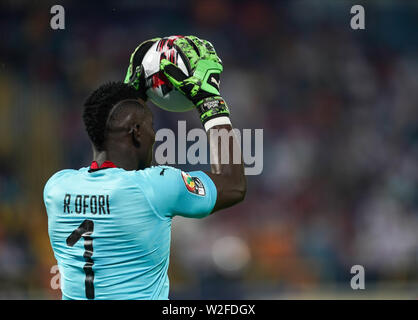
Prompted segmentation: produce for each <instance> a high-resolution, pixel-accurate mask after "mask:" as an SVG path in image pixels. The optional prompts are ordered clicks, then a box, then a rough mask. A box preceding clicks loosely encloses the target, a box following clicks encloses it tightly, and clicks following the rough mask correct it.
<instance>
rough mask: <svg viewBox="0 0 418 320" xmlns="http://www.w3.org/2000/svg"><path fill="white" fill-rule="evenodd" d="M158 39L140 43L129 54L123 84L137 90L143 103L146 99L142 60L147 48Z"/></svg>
mask: <svg viewBox="0 0 418 320" xmlns="http://www.w3.org/2000/svg"><path fill="white" fill-rule="evenodd" d="M160 39H161V38H153V39H150V40H146V41H144V42H142V43H141V44H140V45H139V46H137V47H136V48H135V50H134V52H133V53H132V54H131V59H130V60H129V67H128V71H127V72H126V76H125V81H124V82H125V83H129V84H130V85H132V86H133V87H134V88H135V89H136V90H138V91H139V94H140V98H141V99H142V100H144V101H147V98H148V97H147V95H146V94H145V91H146V90H145V75H144V68H143V67H142V60H143V59H144V56H145V54H146V53H147V51H148V50H149V48H151V46H152V45H153V44H154V43H155V42H157V41H158V40H160Z"/></svg>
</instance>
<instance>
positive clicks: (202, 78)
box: [160, 36, 229, 125]
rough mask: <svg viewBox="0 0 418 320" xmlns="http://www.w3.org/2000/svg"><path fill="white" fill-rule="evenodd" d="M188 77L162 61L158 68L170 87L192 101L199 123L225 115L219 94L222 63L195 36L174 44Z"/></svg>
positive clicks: (177, 40) (177, 68)
mask: <svg viewBox="0 0 418 320" xmlns="http://www.w3.org/2000/svg"><path fill="white" fill-rule="evenodd" d="M174 45H175V46H176V47H177V51H178V52H179V53H180V54H181V55H182V58H183V60H185V62H186V65H187V67H188V69H189V73H190V74H191V76H186V75H185V74H184V73H183V71H181V69H180V68H179V67H177V66H176V65H175V64H173V63H171V62H170V61H168V60H167V59H162V60H161V62H160V69H161V70H162V71H163V72H164V74H165V75H166V77H167V78H168V80H169V81H170V82H171V84H172V85H173V86H174V87H175V88H176V89H178V90H179V91H180V92H182V93H183V94H184V95H185V96H186V97H187V98H188V99H189V100H191V101H192V102H193V104H194V105H195V106H196V108H197V109H198V111H199V113H200V120H201V121H202V124H203V125H205V123H206V122H207V121H209V120H212V119H214V118H217V117H222V116H229V109H228V106H227V105H226V103H225V101H224V99H223V98H222V97H221V95H220V93H219V82H220V74H221V72H222V70H223V67H222V61H221V59H220V58H219V57H218V56H217V54H216V52H215V49H214V47H213V45H212V44H211V43H210V42H209V41H206V40H201V39H199V38H197V37H195V36H186V37H182V38H178V39H176V40H175V41H174Z"/></svg>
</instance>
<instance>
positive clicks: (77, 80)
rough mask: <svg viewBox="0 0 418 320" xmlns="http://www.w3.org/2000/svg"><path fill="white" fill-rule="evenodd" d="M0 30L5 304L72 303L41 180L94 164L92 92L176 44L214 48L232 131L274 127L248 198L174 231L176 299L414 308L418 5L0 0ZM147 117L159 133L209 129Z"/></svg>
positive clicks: (0, 283) (193, 119)
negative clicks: (60, 274)
mask: <svg viewBox="0 0 418 320" xmlns="http://www.w3.org/2000/svg"><path fill="white" fill-rule="evenodd" d="M54 4H60V5H62V6H63V7H64V8H65V27H66V28H65V30H52V29H51V28H50V19H51V17H52V15H51V14H50V8H51V6H52V5H54ZM354 4H361V5H363V6H364V8H365V11H366V29H365V30H352V29H351V28H350V19H351V17H352V14H350V8H351V7H352V6H353V5H354ZM0 32H1V41H0V298H3V299H5V298H12V299H14V298H16V299H57V298H60V291H59V290H53V289H52V288H51V279H52V277H53V276H54V274H53V273H51V268H52V266H53V265H55V264H56V262H55V259H54V257H53V253H52V250H51V247H50V244H49V238H48V234H47V219H46V212H45V208H44V206H43V202H42V191H43V185H44V183H45V182H46V180H47V179H48V178H49V177H50V176H51V175H52V174H53V173H54V172H56V171H58V170H60V169H63V168H79V167H82V166H87V165H89V163H90V161H91V157H92V154H91V150H90V143H89V141H88V137H87V134H86V133H85V131H84V127H83V124H82V121H81V112H82V104H83V101H84V99H85V98H86V96H87V95H88V94H89V93H90V92H91V91H92V90H93V89H95V88H96V87H97V86H99V85H100V84H102V83H103V82H106V81H109V80H122V79H123V78H124V76H125V72H126V68H127V64H128V61H129V56H130V53H131V52H132V51H133V49H134V48H135V47H136V46H137V45H138V43H139V42H141V41H143V40H145V39H148V38H152V37H156V36H168V35H175V34H183V35H188V34H193V35H197V36H199V37H202V38H205V39H208V40H210V41H211V42H212V43H213V44H214V46H215V48H216V49H217V52H218V54H219V55H220V56H221V58H222V60H223V62H224V73H223V77H222V91H221V92H222V94H223V96H224V97H225V99H226V100H227V101H228V103H229V105H230V106H231V109H232V120H233V123H234V125H235V126H237V127H238V128H241V129H242V128H262V129H264V170H263V173H262V174H261V175H259V176H249V177H248V181H249V187H248V194H247V198H246V200H245V202H244V203H242V204H240V205H238V206H236V207H234V208H231V209H228V210H225V211H223V212H219V213H218V214H216V215H214V216H211V217H209V218H207V219H203V220H187V219H183V218H175V221H174V223H173V236H172V255H171V267H170V279H171V295H170V297H171V298H174V299H175V298H179V299H182V298H192V299H207V298H217V299H224V298H232V299H245V298H255V299H285V298H328V299H334V298H335V299H338V298H365V297H367V298H392V299H393V298H417V297H418V272H417V270H418V268H417V266H418V264H417V257H418V182H417V181H418V123H417V119H418V59H417V57H418V55H417V53H418V2H417V1H394V0H387V1H385V0H375V1H360V0H358V1H348V0H347V1H345V0H337V1H335V0H324V1H317V0H293V1H284V0H283V1H220V0H196V1H162V0H154V1H149V2H146V1H133V0H129V1H128V0H119V1H100V2H96V3H95V2H93V1H83V2H81V1H80V2H76V3H75V2H74V1H71V2H70V1H11V0H9V1H7V0H6V1H4V0H3V1H2V2H1V3H0ZM151 108H152V110H153V112H154V114H155V117H156V119H155V127H156V129H158V128H173V130H176V125H177V120H181V119H185V120H187V121H188V123H187V125H188V129H190V128H192V127H194V126H195V127H198V126H199V123H198V119H197V116H196V115H195V113H194V112H187V113H182V114H174V113H169V112H165V111H162V110H160V109H158V108H156V107H151ZM186 167H187V169H194V170H196V169H198V168H201V167H199V166H186ZM357 264H359V265H362V266H364V268H365V274H366V283H365V284H366V289H365V290H357V291H354V290H352V289H351V287H350V279H351V277H352V275H351V274H350V269H351V267H352V266H353V265H357Z"/></svg>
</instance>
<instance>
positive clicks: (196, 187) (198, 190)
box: [181, 171, 206, 196]
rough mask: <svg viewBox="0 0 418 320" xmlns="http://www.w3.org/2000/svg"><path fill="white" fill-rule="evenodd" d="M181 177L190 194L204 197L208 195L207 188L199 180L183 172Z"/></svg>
mask: <svg viewBox="0 0 418 320" xmlns="http://www.w3.org/2000/svg"><path fill="white" fill-rule="evenodd" d="M181 177H182V178H183V181H184V184H185V185H186V188H187V190H189V192H191V193H194V194H198V195H199V196H204V195H205V194H206V192H205V187H204V186H203V183H202V181H200V179H199V178H197V177H191V176H190V174H188V173H186V172H183V171H182V172H181Z"/></svg>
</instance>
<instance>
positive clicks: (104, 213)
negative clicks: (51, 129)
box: [44, 166, 217, 300]
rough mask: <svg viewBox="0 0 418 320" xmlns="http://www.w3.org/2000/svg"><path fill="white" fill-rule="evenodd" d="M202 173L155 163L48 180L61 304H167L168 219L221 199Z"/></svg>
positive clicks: (207, 208)
mask: <svg viewBox="0 0 418 320" xmlns="http://www.w3.org/2000/svg"><path fill="white" fill-rule="evenodd" d="M216 194H217V193H216V187H215V185H214V183H213V182H212V180H211V179H210V178H209V177H208V176H207V175H206V174H205V173H203V172H202V171H196V172H190V173H185V172H182V171H180V170H178V169H175V168H172V167H167V166H158V167H151V168H147V169H145V170H138V171H126V170H124V169H121V168H103V169H98V170H91V168H88V167H86V168H81V169H80V170H62V171H59V172H58V173H56V174H54V175H53V176H52V177H51V178H50V179H49V180H48V182H47V183H46V185H45V189H44V202H45V206H46V209H47V213H48V233H49V237H50V241H51V245H52V249H53V251H54V255H55V258H56V260H57V262H58V268H59V271H60V274H61V291H62V298H63V299H112V300H116V299H168V293H169V279H168V276H167V270H168V265H169V255H170V235H171V220H172V218H173V217H174V216H175V215H180V216H184V217H189V218H202V217H205V216H207V215H209V214H210V213H211V212H212V210H213V207H214V205H215V202H216Z"/></svg>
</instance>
